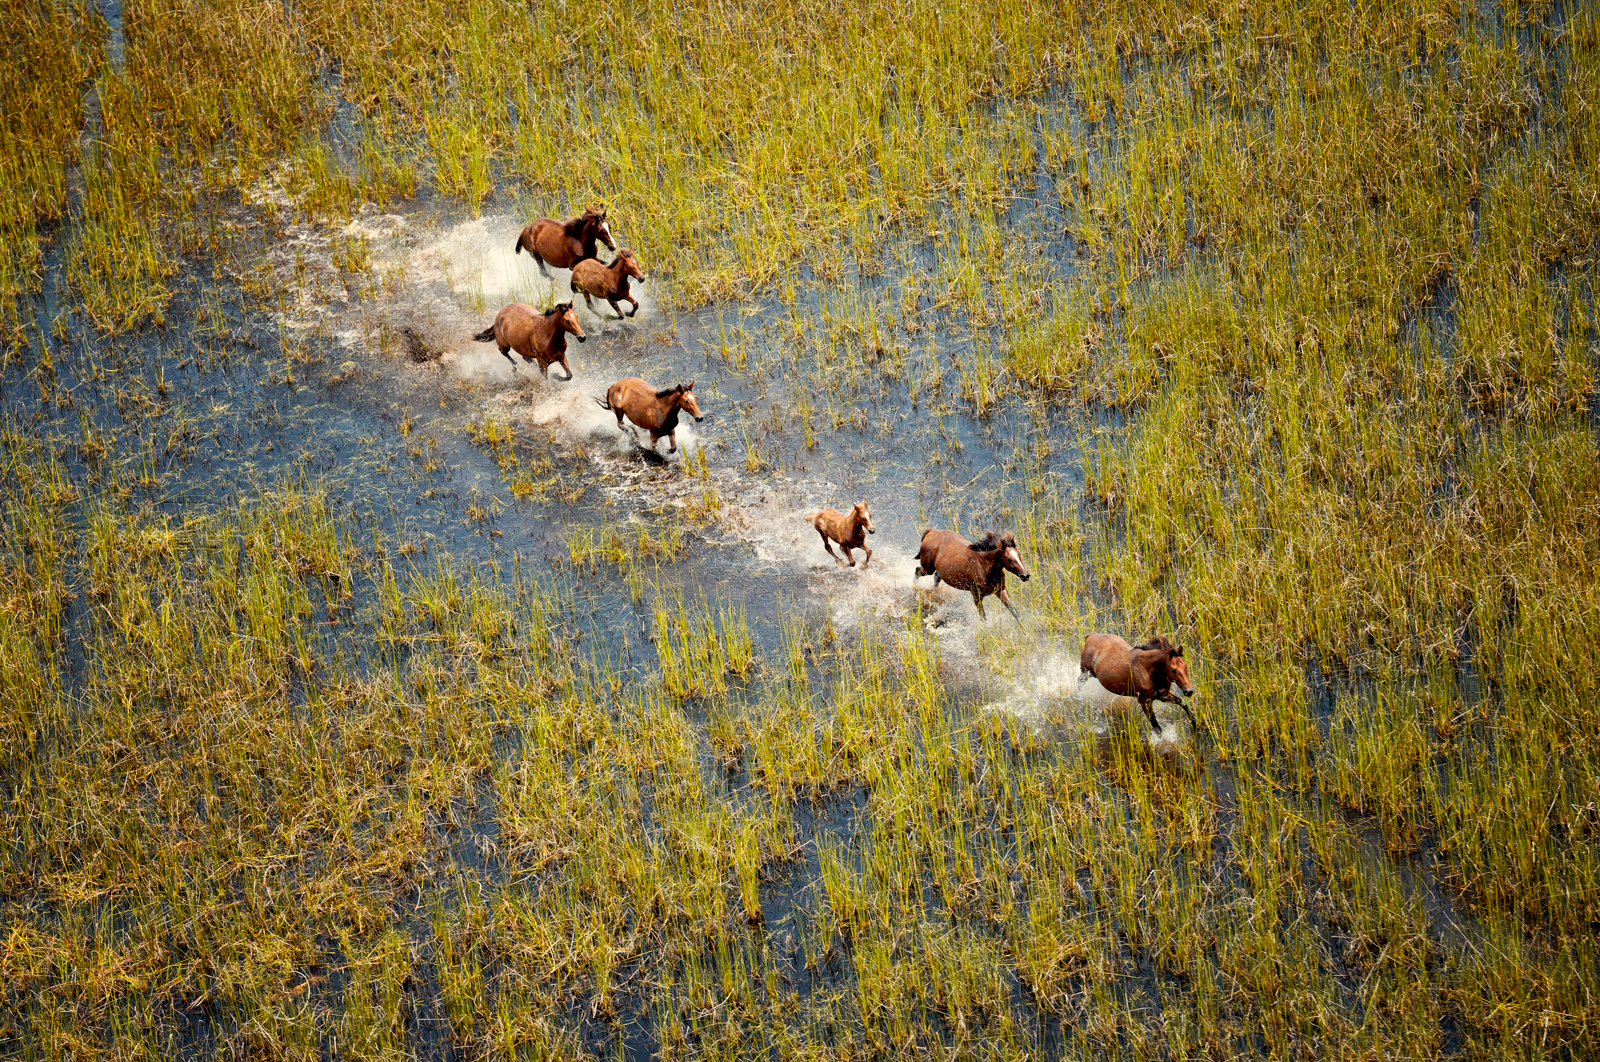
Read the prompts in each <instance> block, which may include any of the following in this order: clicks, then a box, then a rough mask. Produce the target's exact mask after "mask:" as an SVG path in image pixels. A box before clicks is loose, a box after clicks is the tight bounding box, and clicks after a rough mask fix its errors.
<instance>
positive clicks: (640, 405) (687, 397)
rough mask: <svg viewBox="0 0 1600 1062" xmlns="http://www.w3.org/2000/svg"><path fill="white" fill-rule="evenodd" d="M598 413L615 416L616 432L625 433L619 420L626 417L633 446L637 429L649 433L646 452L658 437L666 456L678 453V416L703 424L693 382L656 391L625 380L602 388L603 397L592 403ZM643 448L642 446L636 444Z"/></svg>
mask: <svg viewBox="0 0 1600 1062" xmlns="http://www.w3.org/2000/svg"><path fill="white" fill-rule="evenodd" d="M595 404H596V405H598V406H599V407H600V408H601V409H605V410H610V411H611V412H613V413H615V414H616V415H617V430H618V431H626V430H627V429H626V428H624V427H623V426H622V418H623V417H624V416H626V417H627V418H628V419H629V420H631V421H633V423H634V424H635V425H637V427H635V428H634V429H633V439H634V442H639V428H644V429H645V430H646V431H648V432H649V433H650V449H652V450H654V449H655V448H656V447H657V446H659V445H661V438H662V436H666V438H667V440H668V445H667V453H669V454H670V453H676V452H677V450H678V414H679V413H680V412H682V411H684V410H687V411H688V413H689V415H690V416H691V417H693V418H694V419H695V420H697V421H700V420H705V419H706V418H705V416H704V415H703V414H702V413H701V412H700V404H699V403H698V402H696V401H695V400H694V381H693V380H690V381H689V382H688V383H686V384H679V385H678V386H677V387H668V388H666V389H664V390H661V391H657V390H656V389H655V388H654V387H651V386H650V385H649V384H647V383H645V382H644V381H643V380H641V379H639V377H637V376H625V377H623V378H622V379H620V380H618V381H617V382H616V383H614V384H612V385H611V386H610V387H608V388H606V397H605V399H604V400H603V401H602V400H601V399H598V398H597V399H595ZM639 445H640V446H643V445H644V444H643V443H639Z"/></svg>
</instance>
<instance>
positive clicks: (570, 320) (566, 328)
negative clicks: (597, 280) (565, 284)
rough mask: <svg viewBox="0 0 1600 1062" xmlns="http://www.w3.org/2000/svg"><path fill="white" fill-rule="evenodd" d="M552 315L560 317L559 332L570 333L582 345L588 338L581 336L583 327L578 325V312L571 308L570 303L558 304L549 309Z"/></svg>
mask: <svg viewBox="0 0 1600 1062" xmlns="http://www.w3.org/2000/svg"><path fill="white" fill-rule="evenodd" d="M550 310H551V312H552V313H557V314H560V315H561V330H562V331H563V332H571V333H572V334H573V335H575V336H577V337H578V342H579V343H582V342H584V341H585V340H586V339H588V338H589V337H588V336H586V335H584V334H583V325H581V324H579V323H578V312H577V311H576V310H574V309H573V308H572V303H570V302H558V303H556V304H555V305H554V306H552V307H551V308H550Z"/></svg>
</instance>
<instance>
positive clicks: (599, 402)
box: [594, 395, 615, 412]
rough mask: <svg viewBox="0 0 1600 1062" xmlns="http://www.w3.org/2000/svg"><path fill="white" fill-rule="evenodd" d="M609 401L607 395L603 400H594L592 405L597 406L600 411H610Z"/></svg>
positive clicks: (609, 397)
mask: <svg viewBox="0 0 1600 1062" xmlns="http://www.w3.org/2000/svg"><path fill="white" fill-rule="evenodd" d="M610 399H611V396H610V395H607V396H606V397H605V398H597V399H595V400H594V404H595V405H597V406H599V407H600V408H601V409H606V410H610V409H611V401H610ZM612 412H615V410H612Z"/></svg>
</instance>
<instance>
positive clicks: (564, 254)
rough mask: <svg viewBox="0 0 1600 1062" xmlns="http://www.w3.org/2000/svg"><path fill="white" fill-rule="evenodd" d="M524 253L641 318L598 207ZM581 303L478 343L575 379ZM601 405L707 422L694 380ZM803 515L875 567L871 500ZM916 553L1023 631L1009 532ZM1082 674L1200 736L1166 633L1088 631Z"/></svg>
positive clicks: (636, 418)
mask: <svg viewBox="0 0 1600 1062" xmlns="http://www.w3.org/2000/svg"><path fill="white" fill-rule="evenodd" d="M602 243H603V244H605V245H606V247H607V248H608V249H609V250H610V251H611V252H612V254H613V258H612V260H611V262H610V263H609V264H608V263H603V262H601V261H600V258H599V251H600V244H602ZM523 251H527V252H528V254H529V255H530V256H531V257H532V258H533V260H534V262H535V264H537V265H538V267H539V271H540V272H541V273H543V274H544V275H545V276H546V277H548V276H549V275H550V271H549V268H548V267H549V266H555V267H556V268H558V269H570V270H571V271H572V280H571V289H572V292H573V293H574V294H575V295H577V294H581V295H582V296H583V297H584V301H585V303H586V304H587V305H588V307H589V309H590V310H591V311H593V310H594V301H593V300H594V298H595V297H596V296H598V297H599V298H602V299H604V300H606V301H607V302H608V303H609V304H610V305H611V309H612V311H613V312H615V313H616V315H617V319H618V320H621V319H622V318H623V316H624V315H623V312H622V307H621V306H619V305H618V303H619V302H621V301H623V300H626V301H627V302H628V303H630V304H631V306H632V309H631V310H630V311H629V312H628V314H627V316H629V317H632V316H634V315H635V314H637V313H638V312H639V302H638V300H637V299H635V298H634V297H633V296H632V295H631V294H630V293H629V282H630V281H631V280H637V281H639V282H640V283H643V282H644V279H645V277H644V270H643V269H642V268H641V267H640V265H639V261H638V259H637V258H636V257H635V256H634V254H633V252H632V251H630V250H628V249H627V248H622V249H620V250H619V249H618V247H617V242H616V239H615V238H614V237H613V236H612V234H611V225H610V222H609V221H608V220H607V218H606V212H605V211H604V210H598V209H595V208H593V207H591V208H589V209H587V210H585V211H584V212H583V213H582V214H579V215H577V216H575V217H570V218H566V219H564V220H560V221H558V220H556V219H554V218H540V219H539V220H538V221H535V222H533V223H531V224H530V225H528V226H526V227H525V228H524V229H523V230H522V232H521V233H520V234H519V235H518V236H517V243H516V248H515V253H517V254H520V253H522V252H523ZM573 306H574V303H573V301H572V300H569V301H567V302H559V303H556V304H555V305H554V306H552V307H550V308H549V309H547V310H538V309H535V308H534V307H532V306H529V305H528V304H527V303H521V302H517V303H512V304H510V305H508V306H505V307H503V308H502V309H501V310H500V312H499V313H498V314H496V315H495V319H494V324H492V325H490V326H489V327H488V328H486V329H484V330H483V331H481V332H479V333H477V334H476V335H474V336H473V337H472V338H473V339H475V340H477V341H478V342H480V343H488V342H493V343H495V344H496V345H497V346H498V347H499V348H500V353H501V354H503V355H505V358H506V360H507V361H509V362H511V371H512V372H516V370H517V361H516V359H515V358H512V356H511V352H512V351H516V352H517V354H518V355H520V356H521V357H522V359H523V360H524V361H530V362H534V363H535V364H537V365H538V366H539V372H540V375H542V376H544V377H545V378H546V379H548V378H549V376H550V372H549V370H550V366H552V365H560V366H561V367H562V369H564V370H565V371H566V374H567V375H566V377H565V378H566V379H567V380H570V379H572V366H571V364H570V363H569V362H568V361H567V336H569V335H571V336H573V337H575V338H576V339H577V340H578V342H580V343H582V342H584V340H585V339H587V338H588V337H587V336H586V335H585V334H584V331H583V325H582V324H581V323H580V322H579V321H578V315H577V313H576V312H575V310H574V309H573ZM595 402H596V403H598V404H599V406H600V408H602V409H604V410H607V411H608V412H612V413H615V414H616V416H617V429H618V430H619V431H621V432H623V433H624V434H626V433H628V432H629V430H630V426H629V425H627V424H624V419H626V420H627V421H630V422H631V430H632V435H633V438H634V440H635V441H636V442H639V429H640V428H643V429H644V430H645V431H647V432H649V433H650V447H651V449H655V448H657V447H658V446H659V445H660V443H661V440H662V439H663V438H665V439H667V440H668V447H667V449H668V452H669V453H672V452H676V451H677V449H678V439H677V429H678V422H679V417H680V415H681V414H683V413H685V412H686V413H688V414H689V415H690V416H692V417H693V418H694V419H695V420H696V421H700V420H704V419H705V417H704V414H702V413H701V412H700V406H699V403H698V402H697V401H696V400H695V397H694V383H693V381H691V382H689V383H687V384H678V385H676V386H674V387H666V388H656V387H654V386H652V385H651V384H649V383H646V382H645V381H644V380H642V379H640V378H639V377H637V376H629V377H625V378H623V379H621V380H618V381H617V382H616V383H614V384H612V385H611V386H610V387H608V388H607V389H606V396H605V398H604V399H603V400H602V399H598V398H597V399H595ZM640 445H643V444H642V442H641V443H640ZM805 518H806V519H807V520H809V521H810V522H811V525H812V527H813V528H815V529H816V532H817V534H818V535H819V536H820V537H821V539H822V545H823V548H824V549H826V550H827V551H828V555H829V556H830V557H832V558H833V559H834V562H835V563H836V564H838V565H839V566H840V567H851V568H853V567H855V564H856V559H855V555H854V552H853V551H854V550H860V551H861V552H862V554H863V557H862V560H861V568H862V569H865V568H866V567H867V565H868V564H869V563H871V561H872V550H871V549H870V548H868V546H867V544H866V536H868V535H871V534H874V533H875V531H874V529H873V526H872V512H871V509H870V508H869V507H868V505H867V503H866V501H864V500H863V501H860V502H857V503H856V504H855V505H854V506H852V507H851V509H850V511H849V512H847V513H846V512H840V511H839V510H837V509H821V510H818V511H817V512H811V513H806V514H805ZM834 543H838V545H839V547H840V548H841V549H842V550H843V551H844V556H843V557H842V558H841V557H840V556H839V555H838V554H836V553H834V551H833V544H834ZM916 556H917V567H916V572H915V574H914V575H913V576H912V585H913V586H915V585H916V580H917V579H920V578H921V577H923V576H925V575H931V576H933V586H934V588H935V589H937V588H938V586H939V584H940V583H941V582H945V583H949V584H950V585H951V586H953V587H955V588H956V589H958V590H965V591H967V592H968V593H970V594H971V595H972V603H973V604H974V605H976V606H977V609H978V615H979V617H981V618H982V619H984V620H985V621H987V620H988V615H987V614H986V613H985V612H984V610H983V599H984V598H986V597H990V596H993V597H997V598H999V599H1000V603H1001V604H1002V605H1004V606H1005V607H1006V611H1008V612H1010V613H1011V617H1012V618H1013V619H1015V620H1016V621H1017V625H1018V626H1019V627H1020V626H1021V625H1022V617H1020V616H1018V615H1017V610H1016V609H1015V608H1014V607H1013V606H1012V604H1011V598H1010V596H1009V595H1008V594H1007V593H1006V573H1007V572H1010V573H1011V574H1013V575H1015V576H1016V577H1017V578H1019V579H1021V580H1022V581H1023V582H1027V581H1028V579H1029V573H1028V569H1027V568H1026V567H1025V566H1024V565H1023V563H1022V557H1021V555H1020V554H1019V553H1018V552H1017V536H1016V535H1014V534H1012V533H1011V532H1010V531H1004V532H999V533H996V532H994V531H985V532H984V533H983V534H982V535H981V536H979V538H978V540H977V541H976V542H969V541H968V540H967V539H965V538H963V537H962V536H961V535H960V534H958V533H957V532H955V531H949V530H943V529H939V528H930V529H928V530H926V531H923V533H922V541H921V544H920V545H919V546H918V549H917V555H916ZM1078 667H1079V670H1080V673H1081V674H1088V675H1093V676H1094V677H1095V678H1096V679H1097V680H1098V681H1099V683H1100V685H1101V686H1103V687H1105V689H1106V690H1107V691H1108V692H1110V693H1113V694H1117V695H1119V696H1124V697H1132V698H1134V699H1136V700H1137V701H1138V702H1139V707H1140V708H1142V709H1144V714H1145V715H1146V717H1148V718H1149V720H1150V725H1151V727H1152V728H1153V729H1155V730H1156V731H1157V732H1159V731H1160V729H1161V725H1160V723H1159V722H1157V720H1156V715H1155V711H1154V709H1153V708H1152V704H1153V703H1154V702H1155V701H1167V702H1169V703H1175V704H1177V705H1178V706H1179V707H1180V708H1182V709H1183V712H1184V714H1185V715H1186V716H1188V717H1189V724H1190V725H1191V726H1192V727H1194V728H1195V729H1196V730H1198V729H1199V724H1198V723H1197V722H1196V721H1195V717H1194V713H1193V712H1191V711H1190V710H1189V705H1188V701H1187V698H1189V697H1192V696H1194V692H1195V690H1194V686H1193V685H1192V684H1191V683H1190V681H1189V668H1188V664H1187V663H1186V662H1185V661H1184V657H1183V646H1181V645H1174V644H1173V643H1172V642H1171V641H1170V640H1169V639H1167V638H1166V637H1165V636H1163V635H1156V636H1154V637H1153V638H1151V639H1150V640H1149V641H1146V642H1142V643H1140V644H1139V645H1132V644H1130V643H1129V642H1127V641H1126V640H1124V639H1122V638H1119V637H1118V636H1116V635H1114V634H1099V633H1095V634H1090V635H1088V636H1087V637H1085V638H1084V640H1083V649H1082V651H1081V652H1080V654H1079V657H1078Z"/></svg>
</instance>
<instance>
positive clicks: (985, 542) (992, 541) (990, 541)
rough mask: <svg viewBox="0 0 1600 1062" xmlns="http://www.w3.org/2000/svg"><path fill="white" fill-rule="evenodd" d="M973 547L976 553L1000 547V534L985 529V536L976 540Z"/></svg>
mask: <svg viewBox="0 0 1600 1062" xmlns="http://www.w3.org/2000/svg"><path fill="white" fill-rule="evenodd" d="M971 548H972V551H973V552H974V553H984V552H987V551H989V550H991V549H999V548H1000V536H999V535H997V534H995V533H994V532H993V531H985V532H984V533H983V537H982V538H980V539H978V541H976V542H974V543H973V544H972V547H971Z"/></svg>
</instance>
